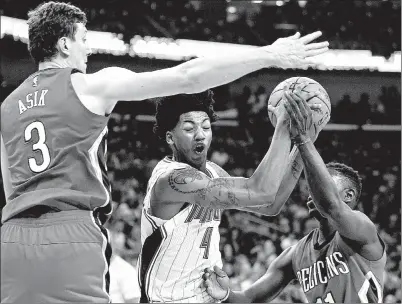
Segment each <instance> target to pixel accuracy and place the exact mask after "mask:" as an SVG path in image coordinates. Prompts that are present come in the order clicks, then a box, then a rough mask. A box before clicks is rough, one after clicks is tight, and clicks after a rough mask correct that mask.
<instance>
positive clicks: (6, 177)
mask: <svg viewBox="0 0 402 304" xmlns="http://www.w3.org/2000/svg"><path fill="white" fill-rule="evenodd" d="M0 141H1V176H2V181H3V187H4V194H5V196H6V200H7V198H8V197H9V196H10V195H11V193H12V191H13V186H12V184H11V176H10V171H9V169H8V168H9V163H8V156H7V151H6V146H5V144H4V141H3V136H2V135H1V134H0Z"/></svg>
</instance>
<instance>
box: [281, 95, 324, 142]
mask: <svg viewBox="0 0 402 304" xmlns="http://www.w3.org/2000/svg"><path fill="white" fill-rule="evenodd" d="M284 96H285V98H286V101H285V102H284V106H285V109H286V111H287V113H288V114H289V116H290V129H289V131H290V137H291V138H292V140H294V141H295V142H296V143H301V142H306V141H307V140H309V139H312V140H313V139H315V138H311V134H310V129H311V128H312V125H313V113H312V110H311V108H310V107H309V105H308V104H307V102H306V100H305V99H304V98H303V97H301V95H300V94H298V93H297V92H290V91H285V92H284ZM317 133H318V132H317Z"/></svg>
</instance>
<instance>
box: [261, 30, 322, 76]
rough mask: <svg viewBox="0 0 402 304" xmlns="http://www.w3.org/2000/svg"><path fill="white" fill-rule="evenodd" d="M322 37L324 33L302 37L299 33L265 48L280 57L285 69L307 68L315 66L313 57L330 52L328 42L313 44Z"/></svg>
mask: <svg viewBox="0 0 402 304" xmlns="http://www.w3.org/2000/svg"><path fill="white" fill-rule="evenodd" d="M321 35H322V33H321V32H320V31H317V32H314V33H311V34H308V35H306V36H303V37H300V33H299V32H297V33H296V34H294V35H293V36H290V37H285V38H279V39H278V40H276V41H275V42H274V43H273V44H271V45H269V46H266V47H265V48H266V50H267V51H269V52H274V53H276V54H277V55H278V57H279V63H278V66H279V67H281V68H284V69H286V68H305V67H308V66H310V65H314V64H315V63H314V61H313V60H312V57H314V56H317V55H320V54H323V53H325V52H326V51H328V45H329V43H328V41H324V42H316V43H311V42H312V41H314V40H315V39H317V38H318V37H320V36H321Z"/></svg>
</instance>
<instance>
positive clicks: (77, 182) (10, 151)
mask: <svg viewBox="0 0 402 304" xmlns="http://www.w3.org/2000/svg"><path fill="white" fill-rule="evenodd" d="M75 72H78V71H77V70H73V69H71V68H54V69H46V70H41V71H38V72H36V73H35V74H33V75H31V76H30V77H28V78H27V79H26V80H25V81H24V82H23V83H22V84H21V85H20V86H19V87H18V88H17V89H16V90H15V91H14V92H12V93H11V94H10V95H9V96H8V97H7V98H6V99H5V101H4V102H3V104H2V105H1V134H2V137H3V140H4V143H5V147H6V151H7V155H8V162H9V168H8V169H9V171H10V174H11V183H12V186H13V192H12V193H11V195H10V196H9V197H8V203H7V204H6V206H5V207H4V209H3V212H2V222H5V221H7V220H8V219H10V218H11V217H13V216H15V215H16V214H18V213H20V212H22V211H24V210H26V209H28V208H30V207H33V206H36V205H45V206H49V207H52V208H54V209H56V210H74V209H82V210H90V211H95V210H98V211H103V213H105V214H107V213H110V212H111V204H110V185H109V181H108V179H107V172H106V162H105V154H106V135H107V123H108V117H106V116H101V115H97V114H94V113H92V112H91V111H89V110H88V109H87V108H86V107H85V106H84V105H83V104H82V103H81V101H80V100H79V98H78V96H77V94H76V93H75V91H74V88H73V86H72V83H71V73H75Z"/></svg>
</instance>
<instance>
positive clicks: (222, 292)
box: [202, 266, 230, 301]
mask: <svg viewBox="0 0 402 304" xmlns="http://www.w3.org/2000/svg"><path fill="white" fill-rule="evenodd" d="M202 278H203V280H204V287H205V288H206V290H207V292H208V294H209V295H210V296H211V297H213V298H214V299H216V300H218V301H220V300H222V299H223V298H225V296H226V295H227V293H228V290H229V283H230V282H229V277H228V276H227V274H226V273H225V272H224V271H223V270H222V269H220V268H219V267H217V266H214V270H212V269H210V268H206V269H205V270H204V274H203V275H202Z"/></svg>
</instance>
